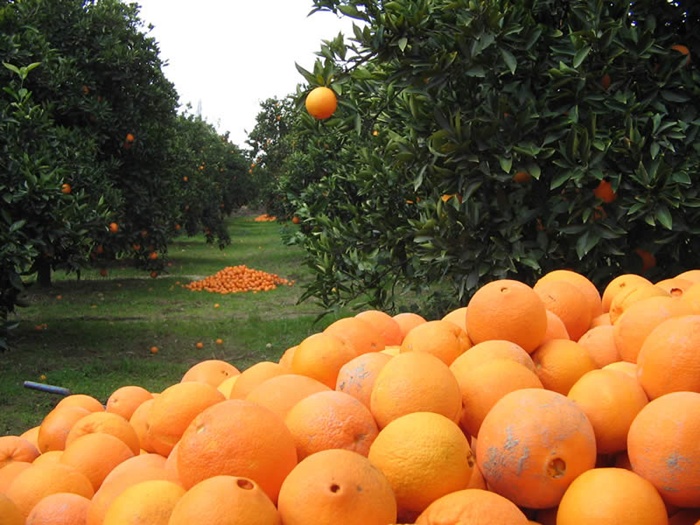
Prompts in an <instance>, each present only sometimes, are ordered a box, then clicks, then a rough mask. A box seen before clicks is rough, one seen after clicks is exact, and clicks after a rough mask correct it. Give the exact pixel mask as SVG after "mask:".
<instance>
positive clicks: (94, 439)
mask: <svg viewBox="0 0 700 525" xmlns="http://www.w3.org/2000/svg"><path fill="white" fill-rule="evenodd" d="M132 457H134V453H133V451H132V450H131V449H130V448H129V446H128V445H127V444H126V443H124V441H122V440H121V439H119V438H118V437H116V436H114V435H112V434H107V433H104V432H93V433H91V434H85V435H83V436H80V437H79V438H77V439H75V440H74V441H72V442H71V443H70V444H68V445H67V446H66V450H65V451H64V452H63V454H62V455H61V459H60V462H61V463H63V464H64V465H68V466H71V467H73V468H75V469H76V470H78V471H79V472H82V473H83V474H85V476H87V478H88V479H89V480H90V482H91V483H92V488H93V489H94V491H95V492H97V490H98V489H99V488H100V485H102V482H103V481H104V479H105V477H106V476H107V474H109V473H110V472H111V471H112V469H114V467H116V466H117V465H119V464H120V463H122V462H123V461H126V460H127V459H129V458H132Z"/></svg>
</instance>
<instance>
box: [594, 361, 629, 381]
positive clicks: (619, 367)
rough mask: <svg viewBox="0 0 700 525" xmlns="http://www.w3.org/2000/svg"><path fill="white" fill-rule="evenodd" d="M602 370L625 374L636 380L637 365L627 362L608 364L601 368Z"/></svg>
mask: <svg viewBox="0 0 700 525" xmlns="http://www.w3.org/2000/svg"><path fill="white" fill-rule="evenodd" d="M602 370H615V371H617V372H624V373H625V374H627V375H629V376H632V377H634V378H635V379H637V364H636V363H630V362H629V361H616V362H615V363H610V364H609V365H605V366H604V367H602Z"/></svg>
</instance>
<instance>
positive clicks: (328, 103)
mask: <svg viewBox="0 0 700 525" xmlns="http://www.w3.org/2000/svg"><path fill="white" fill-rule="evenodd" d="M304 105H305V107H306V111H308V113H309V115H311V116H312V117H314V118H315V119H318V120H324V119H327V118H328V117H330V116H331V115H333V113H335V110H336V109H337V108H338V97H336V95H335V91H333V90H332V89H331V88H328V87H326V86H318V87H315V88H314V89H312V90H311V91H310V92H309V94H308V95H306V101H305V102H304Z"/></svg>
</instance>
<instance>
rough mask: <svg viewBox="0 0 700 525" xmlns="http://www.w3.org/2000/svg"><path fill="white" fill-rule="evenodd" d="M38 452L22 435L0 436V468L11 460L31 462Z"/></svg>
mask: <svg viewBox="0 0 700 525" xmlns="http://www.w3.org/2000/svg"><path fill="white" fill-rule="evenodd" d="M39 454H40V452H39V449H38V448H37V447H36V446H35V445H33V444H32V443H31V442H29V441H28V440H26V439H24V438H22V437H19V436H0V469H2V468H3V467H4V466H6V465H8V464H9V463H12V462H13V461H26V462H27V463H31V462H32V461H34V460H35V459H36V458H37V457H38V456H39Z"/></svg>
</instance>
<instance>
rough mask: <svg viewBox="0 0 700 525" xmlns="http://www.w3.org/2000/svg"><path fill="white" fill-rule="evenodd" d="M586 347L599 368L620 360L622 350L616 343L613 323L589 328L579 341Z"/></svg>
mask: <svg viewBox="0 0 700 525" xmlns="http://www.w3.org/2000/svg"><path fill="white" fill-rule="evenodd" d="M577 343H578V344H579V345H581V346H582V347H583V348H585V349H586V351H587V352H588V355H590V356H591V358H592V359H593V361H594V362H595V364H596V366H597V367H599V368H602V367H604V366H605V365H609V364H610V363H615V362H616V361H620V360H621V359H622V358H621V357H620V352H619V350H618V347H617V345H616V344H615V336H614V329H613V326H612V325H599V326H594V327H592V328H589V329H588V330H587V331H586V333H585V334H583V335H582V336H581V337H580V338H579V340H578V341H577Z"/></svg>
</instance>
